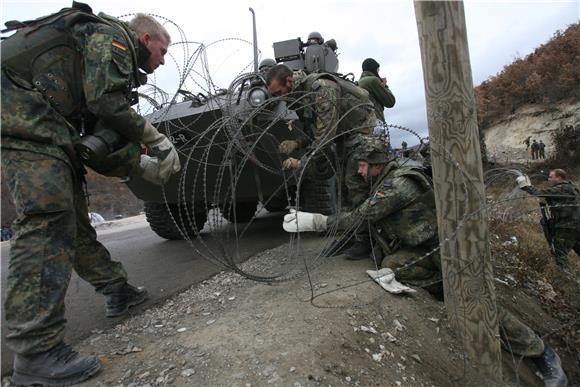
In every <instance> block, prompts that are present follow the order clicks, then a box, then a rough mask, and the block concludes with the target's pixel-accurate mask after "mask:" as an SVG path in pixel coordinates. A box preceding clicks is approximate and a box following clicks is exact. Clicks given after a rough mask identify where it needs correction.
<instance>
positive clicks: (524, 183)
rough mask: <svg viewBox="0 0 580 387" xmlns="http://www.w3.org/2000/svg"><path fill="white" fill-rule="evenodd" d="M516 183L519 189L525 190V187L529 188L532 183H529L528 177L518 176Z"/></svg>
mask: <svg viewBox="0 0 580 387" xmlns="http://www.w3.org/2000/svg"><path fill="white" fill-rule="evenodd" d="M516 183H518V186H519V187H520V188H525V187H529V186H531V185H532V182H531V181H530V178H529V177H528V175H521V176H518V177H517V178H516Z"/></svg>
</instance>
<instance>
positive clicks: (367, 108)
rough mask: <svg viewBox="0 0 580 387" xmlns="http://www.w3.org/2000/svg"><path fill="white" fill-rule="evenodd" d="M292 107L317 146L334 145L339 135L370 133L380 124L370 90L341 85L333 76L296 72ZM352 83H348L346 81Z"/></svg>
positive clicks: (290, 105)
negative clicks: (369, 95) (370, 96)
mask: <svg viewBox="0 0 580 387" xmlns="http://www.w3.org/2000/svg"><path fill="white" fill-rule="evenodd" d="M293 79H294V86H293V88H292V95H291V97H292V99H293V100H294V101H293V102H292V103H291V104H289V108H290V109H292V110H295V111H296V112H297V114H298V116H299V117H300V120H301V121H302V122H303V123H304V125H305V128H306V129H307V130H308V131H310V132H311V133H308V134H309V135H311V136H312V137H313V138H314V141H315V142H316V143H317V144H325V143H332V142H333V141H334V140H335V138H336V137H337V136H341V135H346V136H349V135H355V134H358V133H364V134H369V133H370V132H371V131H372V128H373V127H374V126H375V125H376V115H375V113H374V108H373V107H372V103H371V101H370V99H369V97H368V93H367V92H366V90H364V89H361V88H360V87H358V86H356V85H354V84H353V85H348V84H346V83H345V84H344V85H341V84H339V80H338V79H337V78H335V77H334V76H333V75H331V74H327V73H312V74H306V73H305V72H304V71H301V70H297V71H294V75H293ZM344 82H348V81H344Z"/></svg>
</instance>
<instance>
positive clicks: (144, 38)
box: [139, 32, 151, 46]
mask: <svg viewBox="0 0 580 387" xmlns="http://www.w3.org/2000/svg"><path fill="white" fill-rule="evenodd" d="M139 40H141V43H143V45H144V46H147V45H148V44H149V42H151V35H150V34H149V32H143V33H142V34H141V36H140V37H139Z"/></svg>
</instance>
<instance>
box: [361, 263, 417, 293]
mask: <svg viewBox="0 0 580 387" xmlns="http://www.w3.org/2000/svg"><path fill="white" fill-rule="evenodd" d="M367 274H368V275H369V277H371V278H372V279H373V280H374V281H375V282H376V283H378V284H379V285H380V287H381V288H383V289H385V290H386V291H387V292H389V293H393V294H399V293H415V292H416V290H415V289H413V288H410V287H408V286H406V285H403V284H402V283H400V282H399V281H397V279H396V278H395V273H393V270H391V269H389V268H388V267H385V268H383V269H381V270H378V271H377V270H367Z"/></svg>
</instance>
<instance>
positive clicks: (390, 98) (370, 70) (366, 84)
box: [358, 58, 395, 122]
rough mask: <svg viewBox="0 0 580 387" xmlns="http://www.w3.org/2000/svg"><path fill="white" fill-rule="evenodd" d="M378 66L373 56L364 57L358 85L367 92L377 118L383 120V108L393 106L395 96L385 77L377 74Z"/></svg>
mask: <svg viewBox="0 0 580 387" xmlns="http://www.w3.org/2000/svg"><path fill="white" fill-rule="evenodd" d="M379 68H380V65H379V63H378V62H377V61H376V60H374V59H373V58H367V59H365V60H364V61H363V63H362V70H363V72H362V74H361V76H360V79H359V81H358V85H359V86H360V87H362V88H363V89H365V90H366V91H368V92H369V97H370V99H371V101H372V103H373V105H374V107H375V113H376V115H377V117H378V119H379V120H381V121H382V122H385V108H392V107H393V106H395V96H394V95H393V93H392V92H391V90H390V89H389V86H387V79H386V78H381V76H380V75H379Z"/></svg>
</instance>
